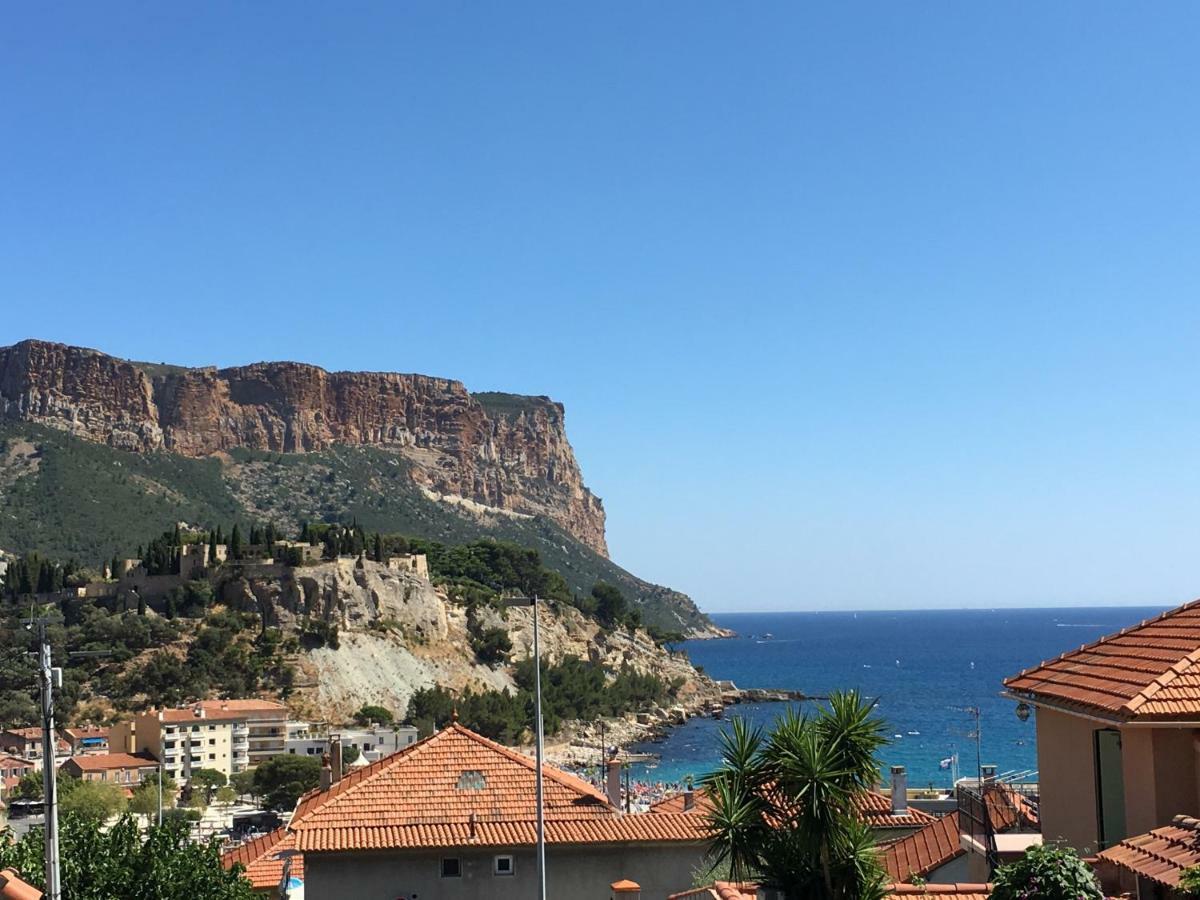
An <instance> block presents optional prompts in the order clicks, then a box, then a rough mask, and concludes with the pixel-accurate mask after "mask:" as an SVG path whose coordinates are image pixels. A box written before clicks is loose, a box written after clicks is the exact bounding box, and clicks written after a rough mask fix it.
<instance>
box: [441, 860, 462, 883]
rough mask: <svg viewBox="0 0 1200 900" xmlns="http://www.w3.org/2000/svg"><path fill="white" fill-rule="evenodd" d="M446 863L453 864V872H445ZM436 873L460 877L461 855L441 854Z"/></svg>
mask: <svg viewBox="0 0 1200 900" xmlns="http://www.w3.org/2000/svg"><path fill="white" fill-rule="evenodd" d="M446 863H453V864H454V870H455V871H454V872H453V873H451V874H449V875H447V874H446ZM438 873H439V875H440V876H441V877H442V878H462V857H461V856H443V857H442V858H441V860H440V862H439V865H438Z"/></svg>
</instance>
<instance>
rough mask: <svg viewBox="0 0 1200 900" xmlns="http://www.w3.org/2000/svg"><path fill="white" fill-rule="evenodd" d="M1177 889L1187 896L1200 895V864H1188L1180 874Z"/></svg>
mask: <svg viewBox="0 0 1200 900" xmlns="http://www.w3.org/2000/svg"><path fill="white" fill-rule="evenodd" d="M1177 890H1178V891H1179V893H1181V894H1183V895H1184V896H1185V897H1200V865H1196V866H1188V868H1186V869H1184V870H1183V871H1182V872H1181V873H1180V874H1179V884H1178V886H1177Z"/></svg>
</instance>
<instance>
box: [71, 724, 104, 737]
mask: <svg viewBox="0 0 1200 900" xmlns="http://www.w3.org/2000/svg"><path fill="white" fill-rule="evenodd" d="M62 733H63V734H65V735H66V736H67V737H69V738H71V739H72V740H75V741H82V740H87V739H89V738H91V739H95V738H104V739H105V740H108V729H107V728H98V727H96V726H94V725H93V726H89V727H87V728H64V729H63V730H62Z"/></svg>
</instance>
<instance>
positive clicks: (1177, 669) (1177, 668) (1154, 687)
mask: <svg viewBox="0 0 1200 900" xmlns="http://www.w3.org/2000/svg"><path fill="white" fill-rule="evenodd" d="M1198 662H1200V647H1197V648H1196V649H1195V650H1193V651H1192V652H1191V653H1189V654H1187V655H1186V656H1184V657H1183V658H1182V659H1180V660H1179V661H1178V662H1175V663H1172V664H1171V666H1170V668H1168V669H1167V671H1165V672H1163V673H1162V674H1161V675H1159V676H1158V677H1157V678H1155V679H1154V680H1153V681H1151V682H1150V683H1149V684H1148V685H1146V686H1145V687H1144V688H1142V689H1141V690H1140V691H1138V692H1137V693H1136V694H1134V695H1133V696H1132V697H1130V698H1129V700H1128V701H1127V702H1126V703H1125V708H1126V709H1128V710H1129V711H1130V712H1136V711H1137V710H1138V709H1140V708H1141V707H1142V706H1143V705H1145V703H1146V702H1147V701H1149V700H1150V699H1151V698H1153V697H1154V695H1155V694H1157V693H1158V692H1159V691H1160V690H1162V689H1163V688H1165V687H1166V686H1167V685H1169V684H1170V683H1171V682H1172V681H1174V680H1175V679H1176V678H1178V677H1179V676H1180V675H1183V674H1184V673H1185V672H1187V671H1188V670H1189V669H1191V668H1192V667H1193V666H1195V665H1196V663H1198Z"/></svg>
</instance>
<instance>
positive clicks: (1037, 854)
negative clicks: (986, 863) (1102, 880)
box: [992, 845, 1104, 900]
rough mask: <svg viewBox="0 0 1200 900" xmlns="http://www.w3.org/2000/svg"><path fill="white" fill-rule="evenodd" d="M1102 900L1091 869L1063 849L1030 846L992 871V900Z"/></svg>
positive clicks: (1047, 846)
mask: <svg viewBox="0 0 1200 900" xmlns="http://www.w3.org/2000/svg"><path fill="white" fill-rule="evenodd" d="M1032 897H1037V898H1038V900H1103V898H1104V894H1103V893H1102V892H1101V891H1100V884H1099V882H1098V881H1097V880H1096V875H1095V873H1093V872H1092V870H1091V868H1090V867H1089V866H1088V865H1087V863H1085V862H1084V861H1083V860H1081V859H1080V858H1079V857H1078V856H1076V855H1075V852H1074V851H1073V850H1070V849H1068V848H1066V847H1054V846H1050V845H1041V846H1037V847H1030V848H1029V849H1028V850H1026V851H1025V855H1024V856H1022V857H1021V858H1020V859H1018V860H1017V861H1015V862H1011V863H1009V864H1008V865H1006V866H1001V867H1000V868H999V869H997V870H996V878H995V887H994V888H993V889H992V900H1029V898H1032Z"/></svg>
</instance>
